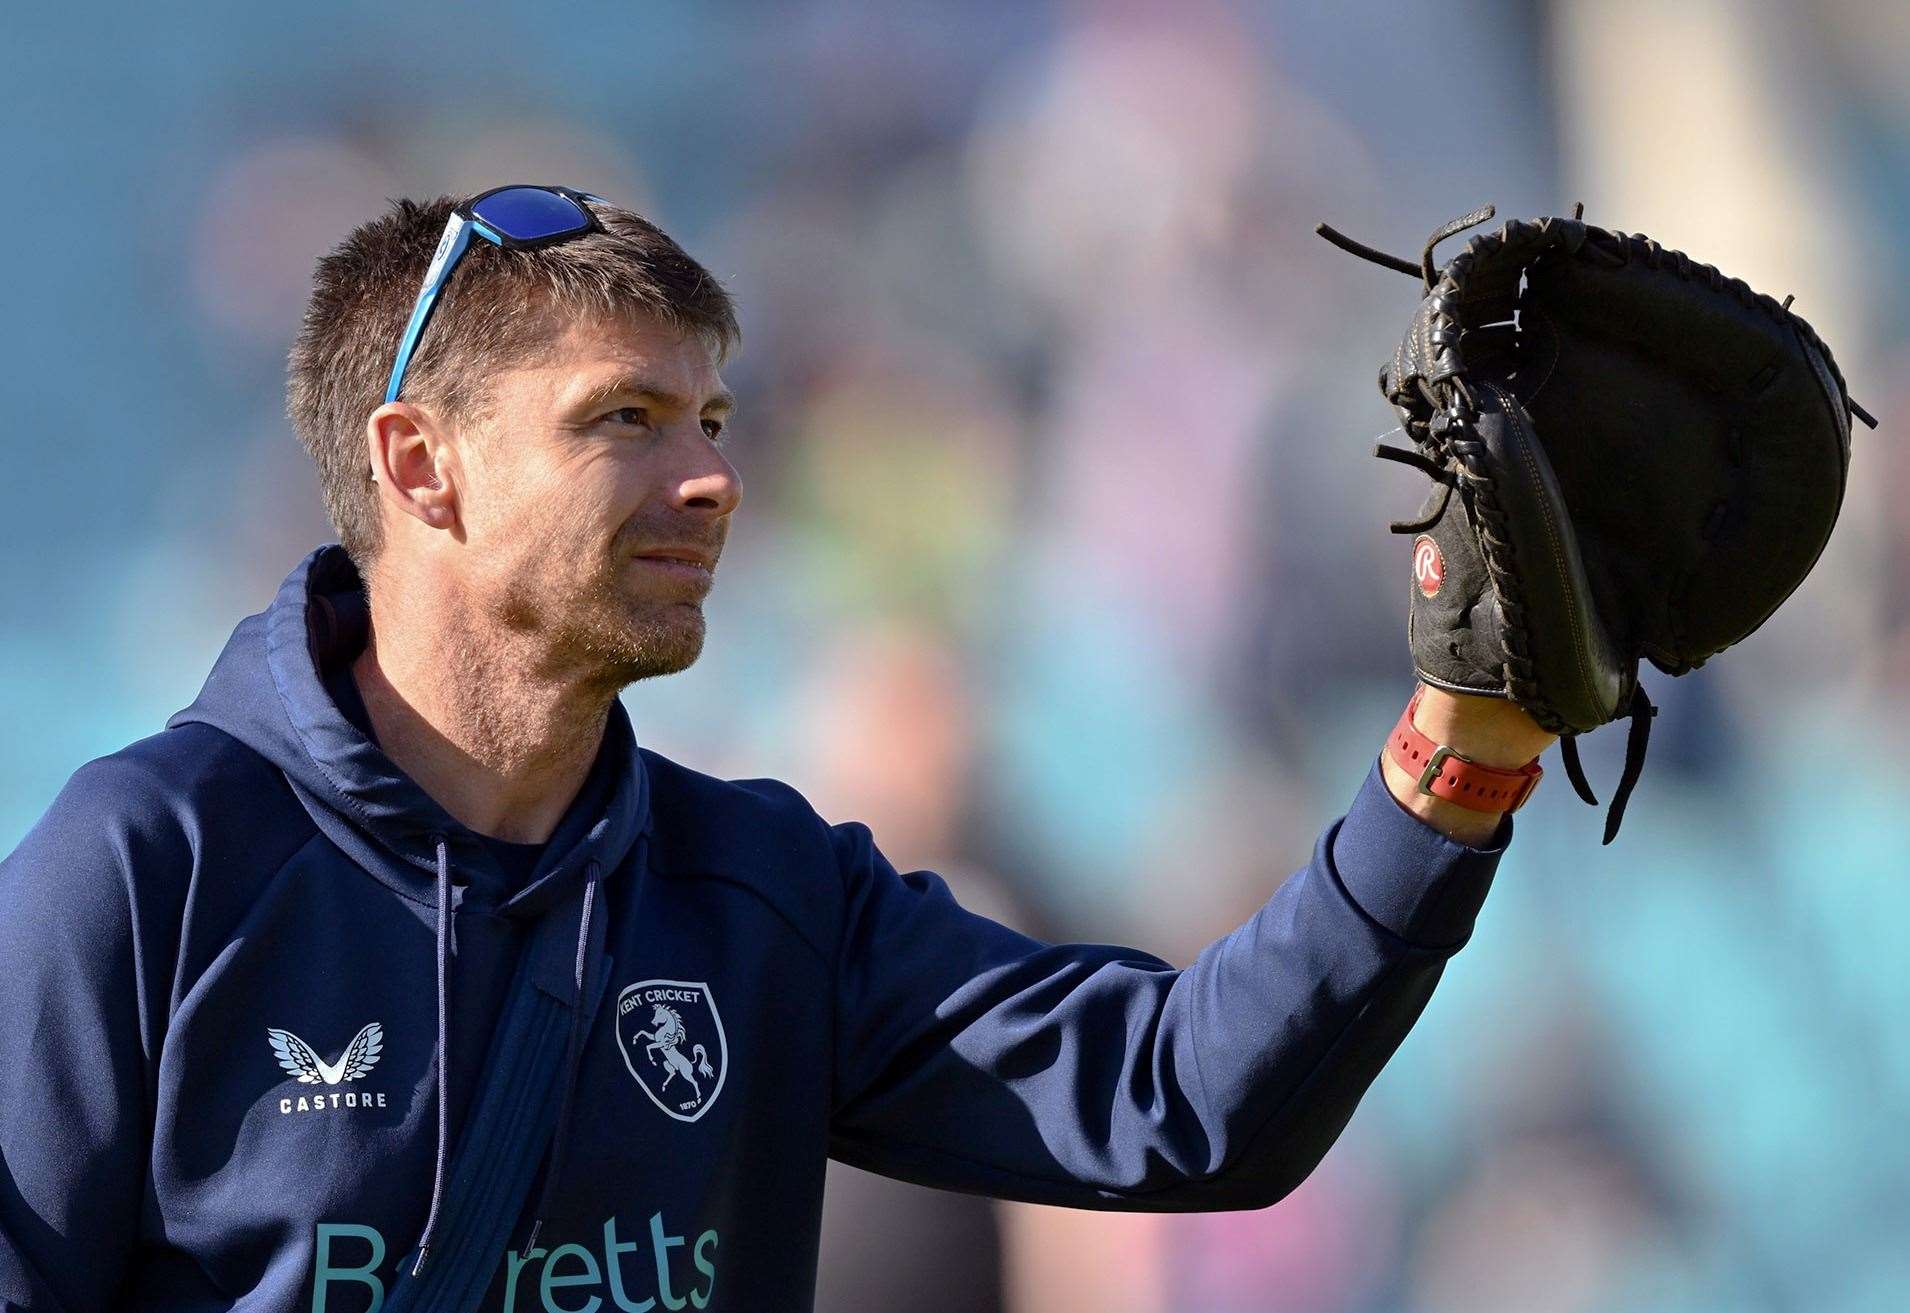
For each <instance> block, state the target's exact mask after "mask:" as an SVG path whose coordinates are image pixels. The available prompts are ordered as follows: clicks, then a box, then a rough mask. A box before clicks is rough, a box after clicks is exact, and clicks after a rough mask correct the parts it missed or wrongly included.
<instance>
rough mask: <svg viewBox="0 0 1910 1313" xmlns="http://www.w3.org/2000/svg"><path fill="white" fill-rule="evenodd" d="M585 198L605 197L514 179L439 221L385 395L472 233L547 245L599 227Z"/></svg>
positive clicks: (390, 393) (391, 392)
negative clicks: (428, 263) (442, 222)
mask: <svg viewBox="0 0 1910 1313" xmlns="http://www.w3.org/2000/svg"><path fill="white" fill-rule="evenodd" d="M585 201H596V202H599V203H600V204H601V203H604V198H603V197H601V196H592V195H591V194H590V193H589V192H582V191H572V190H571V189H570V188H568V187H532V186H527V185H524V184H513V185H511V186H508V187H493V188H492V189H491V190H490V191H487V192H484V193H482V194H480V195H477V196H473V197H472V198H471V199H470V200H468V201H466V202H464V203H463V204H462V205H460V206H458V207H457V208H456V209H454V210H452V211H451V218H450V219H449V221H447V222H446V223H445V225H444V236H442V237H440V238H439V239H438V249H437V250H436V251H435V252H434V253H433V254H432V256H431V266H430V268H428V269H426V270H425V273H424V283H423V285H421V286H420V287H419V288H418V300H417V302H416V304H414V305H413V306H412V307H411V322H410V323H408V324H406V325H405V335H404V337H403V338H401V339H400V340H399V342H398V358H397V359H396V360H394V361H392V362H391V382H390V383H389V384H387V385H386V387H385V400H386V401H396V400H397V399H398V389H399V388H401V387H403V386H404V381H405V369H406V367H407V366H409V365H410V364H411V357H412V355H413V354H414V353H415V352H416V351H417V349H418V339H419V338H420V337H421V336H423V334H424V326H425V323H426V321H427V320H429V319H430V318H431V309H432V307H433V306H435V305H437V303H438V294H439V293H440V292H442V291H443V290H444V285H445V284H446V283H448V282H450V281H451V273H452V271H453V270H455V269H456V268H457V267H458V261H459V260H461V259H463V258H464V253H465V251H467V250H468V249H470V246H471V236H472V234H474V233H475V234H476V235H477V236H479V237H482V238H484V240H485V241H487V242H491V243H493V244H494V245H497V246H509V247H515V248H517V249H519V250H529V249H530V248H532V247H537V246H550V245H552V244H553V243H556V242H561V241H566V240H568V239H570V238H572V237H578V236H581V235H583V234H584V233H587V232H593V231H601V226H600V225H599V224H598V222H597V218H596V216H595V215H593V214H592V213H591V212H590V209H589V207H587V206H586V205H585V204H584V202H585Z"/></svg>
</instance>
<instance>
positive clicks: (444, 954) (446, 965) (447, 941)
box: [411, 834, 589, 1277]
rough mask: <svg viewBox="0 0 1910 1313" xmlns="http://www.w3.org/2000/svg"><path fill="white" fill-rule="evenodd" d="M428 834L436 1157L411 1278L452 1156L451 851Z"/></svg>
mask: <svg viewBox="0 0 1910 1313" xmlns="http://www.w3.org/2000/svg"><path fill="white" fill-rule="evenodd" d="M431 837H432V838H433V839H434V840H435V841H436V842H437V845H438V1160H437V1165H436V1166H435V1167H434V1168H433V1169H432V1172H431V1211H430V1212H429V1213H427V1214H426V1215H425V1219H424V1234H423V1235H422V1236H420V1237H419V1238H418V1261H417V1262H416V1263H414V1264H412V1267H411V1275H412V1276H414V1277H415V1276H417V1275H418V1274H419V1273H420V1272H422V1271H424V1261H425V1258H426V1256H427V1255H429V1254H430V1252H431V1242H432V1240H434V1239H435V1238H436V1236H437V1231H438V1218H439V1215H440V1213H441V1212H442V1211H443V1208H444V1178H445V1167H446V1164H447V1163H448V1162H449V1161H450V1157H451V854H450V846H449V845H448V844H447V842H446V841H445V838H444V836H443V835H441V834H435V835H432V836H431ZM588 905H589V904H588V903H586V904H585V906H588Z"/></svg>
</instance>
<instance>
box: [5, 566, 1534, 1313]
mask: <svg viewBox="0 0 1910 1313" xmlns="http://www.w3.org/2000/svg"><path fill="white" fill-rule="evenodd" d="M366 625H367V621H366V612H365V606H364V601H363V597H362V592H361V588H360V584H359V580H358V576H357V574H356V573H355V571H354V570H353V568H352V565H351V563H350V561H349V559H348V558H347V557H346V556H345V554H344V553H343V552H342V551H341V550H340V549H338V548H337V547H335V546H334V547H325V548H321V549H319V550H318V551H316V552H314V553H313V554H312V555H311V556H309V557H307V558H306V560H305V561H304V562H302V563H301V564H300V565H299V567H298V568H297V569H296V570H295V571H294V572H293V573H292V574H291V576H290V577H289V578H287V580H286V581H285V584H284V586H283V587H282V588H281V589H280V591H279V594H278V596H277V598H276V599H275V600H274V601H273V603H272V605H271V606H270V607H269V608H268V609H267V610H266V611H264V612H263V613H261V614H259V615H255V616H251V617H248V618H247V619H246V620H244V621H243V622H241V623H240V624H239V626H238V628H237V629H236V630H235V631H234V633H233V635H232V638H231V640H230V642H229V643H228V644H227V646H226V649H225V651H224V653H223V654H222V655H221V656H220V658H219V660H218V663H217V664H216V665H215V666H214V667H213V670H212V673H211V675H210V676H209V677H208V679H207V680H206V683H205V687H204V689H203V691H202V692H201V693H200V695H199V697H198V699H197V700H196V701H195V702H194V703H193V704H192V705H191V706H190V707H188V708H187V709H186V710H184V711H182V712H180V713H178V714H177V715H175V716H174V717H173V718H172V719H171V720H170V721H168V722H167V725H166V728H165V729H164V730H163V731H162V732H160V733H158V734H156V735H154V736H152V737H150V738H147V739H143V740H141V741H140V742H137V743H134V744H132V745H131V746H129V747H127V748H125V749H123V750H122V751H119V752H116V753H113V754H112V755H111V756H107V757H103V758H100V759H99V760H96V761H92V762H89V763H88V764H87V765H85V766H83V767H82V768H81V769H80V770H79V771H78V772H76V773H75V774H74V775H73V777H72V779H71V780H70V781H69V783H68V784H67V785H66V787H65V788H64V789H63V790H62V791H61V793H60V794H59V796H58V797H57V798H56V799H55V800H54V802H53V804H52V806H51V807H50V808H49V809H48V811H47V812H46V814H45V816H44V817H43V818H42V819H41V820H40V821H39V823H38V824H36V825H35V826H34V828H33V829H32V830H31V831H30V832H29V833H28V834H27V836H26V838H25V839H24V840H23V841H22V843H21V844H20V846H19V848H18V849H17V850H16V851H15V852H14V853H13V854H12V855H11V856H9V857H8V858H7V859H6V860H5V862H4V863H0V1309H6V1310H14V1309H32V1310H36V1311H40V1313H51V1311H52V1310H65V1311H67V1313H81V1311H83V1310H103V1309H167V1310H187V1309H192V1310H211V1309H258V1310H278V1311H280V1313H291V1311H292V1310H299V1311H301V1313H303V1311H305V1310H312V1311H314V1313H318V1311H321V1310H323V1311H329V1313H352V1311H354V1310H362V1309H377V1308H382V1309H385V1310H401V1309H411V1308H419V1309H444V1310H449V1309H472V1308H482V1309H492V1310H507V1309H508V1310H519V1309H521V1310H571V1311H573V1313H599V1311H600V1310H601V1311H602V1313H610V1310H619V1311H621V1313H663V1311H664V1310H668V1311H670V1313H674V1311H675V1310H680V1309H684V1308H686V1307H687V1308H693V1309H697V1310H704V1309H717V1310H735V1311H738V1313H740V1311H742V1310H750V1311H752V1313H762V1311H766V1310H774V1311H776V1313H781V1311H782V1310H798V1311H799V1310H804V1309H808V1308H810V1307H811V1302H812V1299H813V1290H814V1284H815V1276H816V1256H817V1241H818V1230H819V1221H820V1215H821V1208H822V1190H823V1167H824V1160H825V1158H827V1157H831V1156H833V1157H835V1158H838V1159H840V1160H842V1161H843V1162H847V1163H852V1164H854V1165H856V1166H858V1167H863V1168H867V1169H869V1170H871V1171H876V1172H881V1173H885V1174H887V1175H891V1176H896V1177H900V1178H903V1179H905V1180H910V1181H917V1182H921V1183H923V1184H926V1185H931V1186H939V1187H942V1188H945V1189H952V1190H963V1191H971V1192H975V1193H980V1194H988V1195H997V1196H1001V1197H1004V1198H1010V1199H1023V1200H1032V1201H1036V1202H1040V1203H1048V1204H1062V1205H1069V1206H1073V1207H1080V1208H1102V1209H1128V1210H1152V1211H1176V1210H1205V1209H1237V1208H1261V1207H1265V1206H1267V1205H1269V1204H1271V1203H1273V1202H1274V1201H1275V1200H1277V1199H1279V1198H1280V1197H1281V1196H1283V1195H1284V1194H1286V1193H1287V1192H1288V1191H1289V1190H1291V1189H1292V1188H1293V1187H1294V1186H1295V1185H1296V1184H1297V1183H1298V1182H1299V1181H1300V1180H1301V1179H1303V1178H1304V1177H1305V1176H1306V1175H1307V1173H1308V1172H1309V1171H1310V1170H1312V1168H1313V1166H1314V1164H1315V1163H1317V1162H1318V1161H1319V1159H1320V1157H1321V1155H1322V1154H1323V1153H1325V1151H1326V1149H1327V1147H1328V1146H1329V1145H1331V1144H1332V1142H1333V1140H1334V1139H1335V1137H1337V1136H1338V1134H1339V1132H1340V1130H1341V1128H1342V1127H1343V1126H1344V1125H1345V1124H1346V1121H1347V1118H1348V1117H1349V1116H1350V1115H1351V1114H1352V1111H1353V1108H1354V1106H1355V1105H1356V1104H1357V1103H1358V1101H1359V1098H1360V1096H1361V1094H1362V1093H1363V1092H1364V1090H1365V1089H1366V1087H1367V1086H1368V1085H1369V1084H1370V1083H1371V1081H1372V1080H1373V1078H1374V1076H1375V1075H1376V1074H1377V1073H1378V1072H1379V1070H1380V1068H1381V1066H1382V1065H1383V1064H1384V1063H1385V1062H1386V1060H1387V1058H1388V1057H1389V1056H1390V1055H1391V1054H1392V1052H1393V1051H1394V1049H1395V1048H1396V1047H1397V1045H1398V1044H1399V1042H1400V1040H1401V1038H1402V1037H1403V1036H1404V1035H1405V1033H1406V1031H1407V1029H1408V1028H1409V1027H1410V1026H1411V1025H1412V1023H1413V1021H1414V1019H1415V1018H1416V1017H1417V1016H1418V1015H1419V1012H1420V1010H1421V1009H1422V1008H1423V1007H1424V1006H1425V1004H1426V1000H1427V997H1428V996H1429V995H1430V993H1431V992H1432V989H1433V986H1434V984H1435V982H1436V981H1437V980H1438V979H1439V975H1440V972H1441V970H1442V969H1443V967H1444V965H1445V962H1446V960H1447V958H1448V957H1449V956H1450V955H1451V954H1452V953H1453V952H1454V951H1455V950H1456V949H1457V948H1458V947H1459V946H1460V945H1461V944H1462V943H1463V942H1464V940H1465V939H1466V937H1467V935H1468V934H1469V933H1470V931H1471V927H1472V922H1473V918H1474V916H1475V914H1476V913H1477V910H1478V908H1479V905H1480V901H1481V899H1483V897H1484V896H1485V893H1486V889H1487V887H1488V885H1489V884H1490V882H1491V877H1492V873H1493V870H1494V869H1495V867H1496V865H1497V862H1498V855H1499V852H1500V851H1501V850H1502V846H1501V848H1500V849H1493V850H1488V851H1481V850H1475V849H1472V848H1468V847H1466V846H1464V845H1461V844H1457V843H1454V842H1452V841H1450V840H1448V839H1446V838H1445V837H1443V836H1441V835H1440V834H1438V833H1437V832H1435V831H1434V830H1432V829H1430V828H1428V827H1427V826H1425V825H1424V824H1422V823H1421V822H1420V821H1418V820H1417V819H1415V818H1413V817H1412V816H1410V815H1409V814H1408V813H1406V812H1405V811H1404V810H1403V809H1402V808H1401V807H1400V806H1399V805H1398V804H1397V803H1396V802H1395V801H1394V800H1393V799H1392V797H1391V796H1390V795H1389V794H1388V793H1387V792H1386V790H1385V787H1384V785H1383V784H1382V783H1381V782H1380V779H1379V775H1378V771H1377V769H1375V770H1373V771H1372V772H1370V773H1369V775H1368V776H1367V779H1366V781H1365V783H1364V784H1363V785H1362V787H1361V788H1360V790H1359V793H1358V795H1357V796H1356V797H1355V799H1354V801H1353V804H1352V807H1351V808H1350V809H1349V810H1348V812H1347V813H1346V815H1345V816H1344V817H1343V818H1341V819H1339V820H1337V821H1335V822H1334V823H1333V824H1331V825H1329V826H1328V827H1327V828H1326V830H1325V832H1324V833H1323V834H1322V835H1321V837H1320V839H1319V841H1318V843H1317V844H1316V845H1315V847H1314V851H1313V854H1312V858H1311V861H1310V862H1309V864H1308V865H1307V866H1306V867H1305V868H1304V869H1303V870H1301V871H1299V872H1298V873H1297V874H1295V875H1293V876H1292V877H1291V878H1289V879H1287V880H1286V881H1285V882H1284V883H1283V884H1281V885H1280V886H1279V887H1278V889H1277V890H1274V891H1273V893H1272V896H1271V897H1270V898H1269V899H1268V901H1267V902H1266V903H1265V904H1264V905H1263V906H1262V907H1261V908H1260V909H1259V910H1258V911H1257V912H1256V913H1255V914H1254V915H1253V916H1252V917H1251V918H1250V919H1249V920H1248V921H1247V922H1246V923H1245V924H1244V925H1242V926H1241V927H1240V928H1238V929H1237V930H1235V931H1233V932H1232V933H1231V934H1229V935H1227V936H1226V937H1224V938H1222V939H1220V940H1217V941H1216V942H1214V943H1213V944H1211V945H1209V946H1208V947H1207V948H1206V949H1205V950H1204V951H1202V953H1201V954H1200V955H1199V957H1198V959H1197V960H1196V961H1195V962H1194V963H1193V964H1192V965H1191V966H1189V967H1187V968H1186V969H1184V970H1177V969H1176V968H1174V967H1173V966H1171V965H1170V964H1168V963H1167V962H1164V961H1162V960H1161V959H1160V958H1158V957H1154V956H1152V955H1150V954H1148V953H1145V952H1141V951H1138V950H1136V949H1132V948H1121V947H1115V946H1110V945H1097V944H1066V945H1050V944H1045V943H1041V942H1038V941H1036V940H1033V939H1030V938H1027V937H1026V936H1023V935H1021V934H1018V933H1016V932H1014V931H1012V930H1009V929H1007V928H1005V927H1003V926H1001V925H998V924H996V923H994V922H992V921H989V920H987V919H985V918H982V917H979V916H976V915H974V914H973V913H971V912H968V911H966V910H964V909H963V908H962V907H960V906H959V905H958V904H957V903H956V902H955V900H954V899H953V898H952V897H951V896H950V894H949V890H948V887H947V885H946V884H945V883H944V882H943V881H942V880H941V879H940V878H939V877H938V876H936V875H934V874H933V873H931V872H927V871H914V872H908V873H898V872H897V871H896V870H895V869H894V868H893V867H892V866H891V865H890V863H889V862H888V861H887V860H886V859H885V858H884V857H883V855H882V853H881V852H880V851H879V850H878V849H877V847H876V846H875V843H874V841H873V840H872V838H871V836H870V833H869V830H868V829H867V828H866V827H865V826H863V825H860V824H856V823H846V824H836V825H831V824H829V823H828V822H826V821H824V820H823V819H821V818H820V817H818V816H817V814H816V813H815V811H814V810H812V809H811V808H810V806H809V805H808V804H807V803H806V802H805V801H804V800H803V798H802V797H801V795H800V794H798V793H797V792H796V791H795V790H794V789H792V788H790V787H789V786H788V785H786V784H781V783H778V782H776V781H774V780H741V781H728V780H720V779H715V778H712V777H710V776H707V775H703V774H699V773H697V772H696V771H693V770H690V769H688V768H686V767H684V766H680V765H677V764H676V763H674V762H672V761H669V760H667V759H665V758H663V757H660V756H658V755H656V754H655V753H653V752H650V751H648V750H646V749H642V748H639V747H638V746H637V744H636V742H635V740H634V737H633V735H632V732H631V727H630V723H629V719H628V717H627V716H626V714H625V712H624V709H623V707H622V705H621V704H620V703H613V704H612V706H611V710H610V716H609V724H608V728H607V729H606V731H605V734H604V739H603V746H602V750H601V752H600V753H599V755H598V758H597V760H596V762H595V764H594V766H593V768H592V770H591V773H590V775H589V777H588V779H587V781H586V783H585V785H584V787H583V788H582V790H581V791H580V792H579V795H578V797H577V799H576V800H575V802H574V804H573V805H572V806H571V807H570V809H569V811H568V812H567V813H566V815H565V816H564V817H563V819H562V821H561V822H560V823H559V825H558V827H557V829H556V831H555V833H554V834H553V835H552V837H551V840H550V843H549V844H548V845H547V847H546V849H545V852H544V855H543V858H542V861H541V864H540V865H539V866H538V868H537V869H536V871H534V872H533V873H532V876H531V879H530V881H529V883H528V884H524V885H522V886H521V887H518V886H515V885H513V884H512V883H511V882H510V881H509V880H507V878H506V875H505V872H504V871H503V870H501V869H500V867H499V866H498V863H497V860H496V858H495V857H494V855H493V854H492V852H491V851H490V849H489V848H488V847H487V846H486V844H485V843H484V841H483V840H482V839H481V838H480V837H479V836H477V835H475V834H474V833H472V832H471V831H470V830H468V829H466V828H465V827H464V826H462V825H460V824H459V823H458V822H457V821H455V820H454V819H452V818H451V816H450V815H448V814H447V813H446V812H445V811H444V809H443V808H441V807H440V806H439V805H438V804H437V803H436V802H434V801H433V800H432V799H431V798H430V797H429V796H427V795H426V794H425V793H424V792H423V790H421V789H420V788H419V787H418V786H417V785H416V784H415V783H413V782H412V781H411V780H410V779H408V778H407V777H406V776H405V775H404V774H403V773H402V772H400V771H399V770H398V768H397V767H396V766H394V765H393V764H392V762H391V761H390V760H389V759H388V758H387V757H386V756H385V755H384V753H383V752H382V751H380V750H379V748H378V747H377V746H376V745H375V744H374V743H372V742H371V741H370V740H368V739H367V738H366V737H365V736H364V735H363V734H362V733H361V732H360V731H359V730H358V729H357V728H355V727H354V726H353V724H352V723H351V722H350V721H349V720H348V719H347V718H346V717H345V716H344V715H343V714H341V713H340V711H339V710H338V708H337V706H336V705H335V704H334V703H333V701H332V698H331V697H330V695H329V694H328V693H327V691H326V686H325V676H326V674H327V672H328V671H330V670H333V669H335V668H336V666H337V663H339V662H344V661H349V660H350V659H351V658H352V656H353V655H355V654H356V653H357V652H358V651H359V650H360V649H361V648H362V646H363V644H364V641H365V636H366ZM1510 828H1511V827H1510V822H1509V821H1508V822H1506V824H1505V829H1504V833H1505V835H1506V836H1508V837H1509V834H1510ZM1182 853H1183V863H1184V864H1183V865H1182V866H1180V867H1179V868H1177V869H1163V870H1161V871H1159V872H1158V873H1157V875H1158V879H1159V882H1160V884H1161V886H1162V887H1163V888H1169V889H1171V888H1172V887H1173V886H1174V885H1175V884H1177V883H1179V882H1181V881H1185V880H1199V879H1201V878H1202V877H1201V843H1200V836H1199V835H1198V834H1190V835H1188V836H1187V842H1186V843H1185V845H1184V846H1183V849H1182ZM427 1242H428V1243H427Z"/></svg>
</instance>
